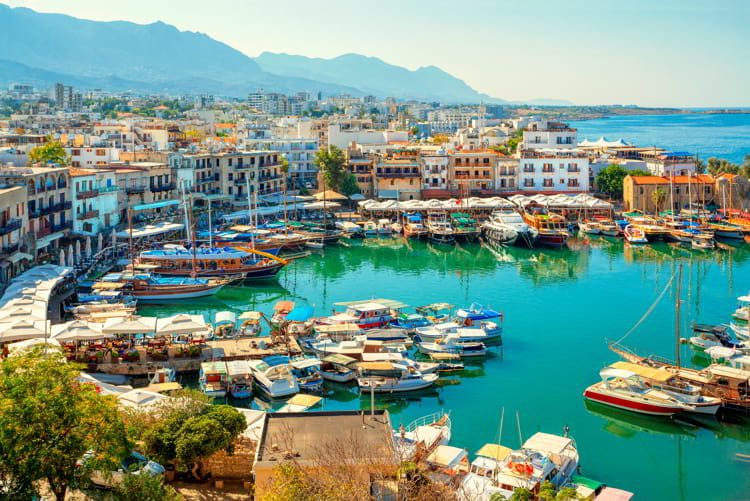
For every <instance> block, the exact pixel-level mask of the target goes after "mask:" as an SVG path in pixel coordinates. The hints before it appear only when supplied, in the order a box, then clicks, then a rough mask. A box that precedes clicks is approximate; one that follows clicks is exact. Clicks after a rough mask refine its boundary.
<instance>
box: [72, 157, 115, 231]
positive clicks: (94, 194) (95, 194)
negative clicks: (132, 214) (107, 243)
mask: <svg viewBox="0 0 750 501" xmlns="http://www.w3.org/2000/svg"><path fill="white" fill-rule="evenodd" d="M70 188H71V189H70V193H71V198H72V199H73V214H72V216H73V233H75V234H78V235H91V236H95V235H98V234H99V233H106V232H109V231H111V230H112V228H114V227H115V226H116V225H117V224H118V223H119V222H120V213H119V207H118V192H119V191H120V187H119V186H117V178H116V173H115V169H80V168H75V167H73V168H71V169H70Z"/></svg>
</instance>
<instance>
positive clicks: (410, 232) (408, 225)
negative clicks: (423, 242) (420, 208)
mask: <svg viewBox="0 0 750 501" xmlns="http://www.w3.org/2000/svg"><path fill="white" fill-rule="evenodd" d="M425 235H427V228H425V226H424V224H423V222H422V215H421V214H407V215H406V216H405V218H404V236H405V237H407V238H420V237H423V236H425Z"/></svg>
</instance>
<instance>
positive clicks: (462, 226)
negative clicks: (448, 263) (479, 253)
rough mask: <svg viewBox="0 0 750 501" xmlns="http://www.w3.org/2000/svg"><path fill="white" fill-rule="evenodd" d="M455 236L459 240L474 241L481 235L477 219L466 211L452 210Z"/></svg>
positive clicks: (451, 219)
mask: <svg viewBox="0 0 750 501" xmlns="http://www.w3.org/2000/svg"><path fill="white" fill-rule="evenodd" d="M450 222H451V226H452V227H453V237H454V238H455V239H457V240H462V241H472V240H476V239H477V237H479V226H477V220H476V219H474V218H473V217H471V216H470V215H469V214H466V213H465V212H452V213H451V215H450Z"/></svg>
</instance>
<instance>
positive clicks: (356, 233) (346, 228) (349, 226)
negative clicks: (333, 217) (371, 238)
mask: <svg viewBox="0 0 750 501" xmlns="http://www.w3.org/2000/svg"><path fill="white" fill-rule="evenodd" d="M336 229H337V230H341V231H343V232H344V234H345V235H346V236H348V237H350V238H357V237H362V236H364V230H363V229H362V227H361V226H360V225H358V224H356V223H352V222H351V221H336Z"/></svg>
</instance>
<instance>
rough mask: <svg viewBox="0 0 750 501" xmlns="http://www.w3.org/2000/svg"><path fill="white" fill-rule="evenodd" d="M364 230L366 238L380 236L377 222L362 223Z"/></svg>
mask: <svg viewBox="0 0 750 501" xmlns="http://www.w3.org/2000/svg"><path fill="white" fill-rule="evenodd" d="M362 228H363V231H364V234H365V236H366V237H376V236H378V224H377V223H376V222H375V221H372V220H370V221H365V222H364V223H362Z"/></svg>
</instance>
